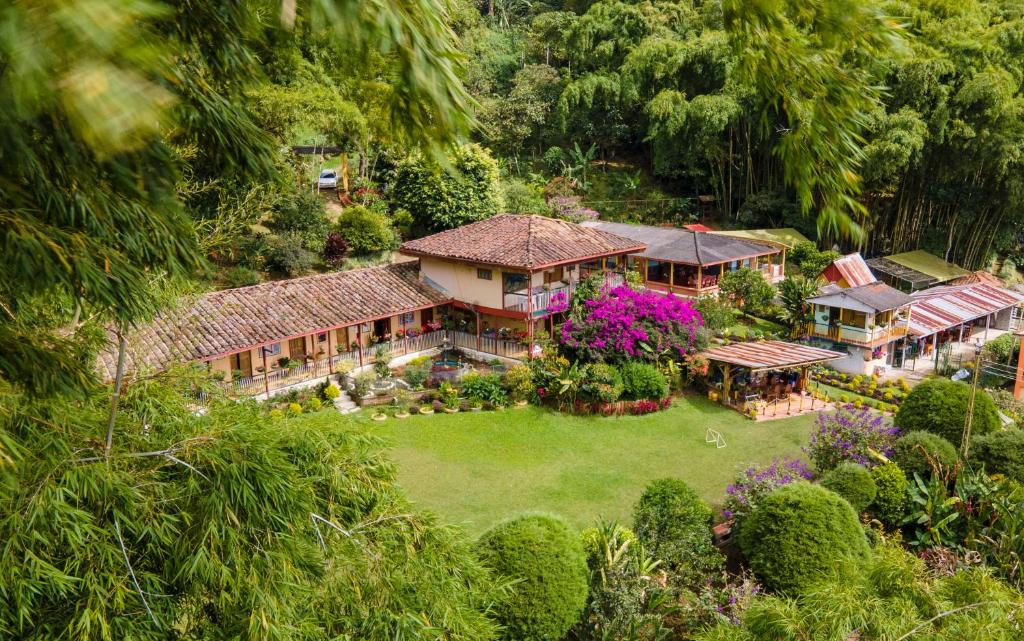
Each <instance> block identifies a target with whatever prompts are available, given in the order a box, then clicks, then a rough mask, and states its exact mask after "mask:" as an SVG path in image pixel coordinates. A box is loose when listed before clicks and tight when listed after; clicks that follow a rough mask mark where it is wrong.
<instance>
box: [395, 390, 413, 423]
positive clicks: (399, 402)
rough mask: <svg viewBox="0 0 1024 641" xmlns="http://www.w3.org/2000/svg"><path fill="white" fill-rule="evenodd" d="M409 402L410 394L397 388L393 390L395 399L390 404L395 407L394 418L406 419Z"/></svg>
mask: <svg viewBox="0 0 1024 641" xmlns="http://www.w3.org/2000/svg"><path fill="white" fill-rule="evenodd" d="M410 400H411V394H409V392H408V390H406V389H404V388H401V387H400V388H398V389H397V390H395V397H394V398H393V399H392V401H391V402H392V404H393V405H394V406H395V418H408V417H409V412H407V411H406V410H407V409H408V407H409V401H410Z"/></svg>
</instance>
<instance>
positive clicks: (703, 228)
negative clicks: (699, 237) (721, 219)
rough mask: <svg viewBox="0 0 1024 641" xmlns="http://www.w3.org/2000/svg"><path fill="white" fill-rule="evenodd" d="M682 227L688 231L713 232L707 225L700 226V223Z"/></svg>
mask: <svg viewBox="0 0 1024 641" xmlns="http://www.w3.org/2000/svg"><path fill="white" fill-rule="evenodd" d="M683 227H684V228H686V229H689V230H690V231H715V230H714V229H711V228H710V227H708V226H707V225H701V224H700V223H691V224H689V225H683Z"/></svg>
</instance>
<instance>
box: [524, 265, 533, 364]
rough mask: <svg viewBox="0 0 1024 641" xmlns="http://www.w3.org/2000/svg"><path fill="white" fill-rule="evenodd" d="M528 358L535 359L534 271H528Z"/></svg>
mask: <svg viewBox="0 0 1024 641" xmlns="http://www.w3.org/2000/svg"><path fill="white" fill-rule="evenodd" d="M526 336H527V343H526V349H527V353H526V358H527V360H531V361H532V360H533V272H532V271H531V272H526Z"/></svg>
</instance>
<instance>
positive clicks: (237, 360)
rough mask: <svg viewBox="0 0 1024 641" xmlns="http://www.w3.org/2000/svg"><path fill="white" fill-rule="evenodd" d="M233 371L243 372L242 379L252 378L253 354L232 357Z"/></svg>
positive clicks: (240, 354)
mask: <svg viewBox="0 0 1024 641" xmlns="http://www.w3.org/2000/svg"><path fill="white" fill-rule="evenodd" d="M230 361H231V371H235V370H238V371H240V372H242V374H241V375H242V377H244V378H249V377H250V376H252V352H249V351H245V352H239V353H237V354H232V355H231V359H230Z"/></svg>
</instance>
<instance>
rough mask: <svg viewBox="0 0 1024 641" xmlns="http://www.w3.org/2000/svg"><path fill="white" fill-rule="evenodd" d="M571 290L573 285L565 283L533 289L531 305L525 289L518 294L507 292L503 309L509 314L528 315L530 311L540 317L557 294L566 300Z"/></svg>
mask: <svg viewBox="0 0 1024 641" xmlns="http://www.w3.org/2000/svg"><path fill="white" fill-rule="evenodd" d="M573 289H574V287H573V284H572V283H566V282H559V283H553V284H552V285H551V286H549V287H544V286H538V287H534V288H533V301H532V304H531V301H530V296H529V295H527V293H526V290H525V289H524V290H521V291H518V292H509V293H507V294H505V297H504V308H505V310H507V311H510V312H521V313H523V314H528V313H529V312H530V310H532V311H533V315H534V316H542V315H544V314H546V313H547V309H548V306H549V305H550V304H551V299H552V298H554V296H555V295H556V294H557V293H559V292H562V293H564V294H565V297H566V300H568V298H569V296H571V295H572V290H573Z"/></svg>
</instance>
